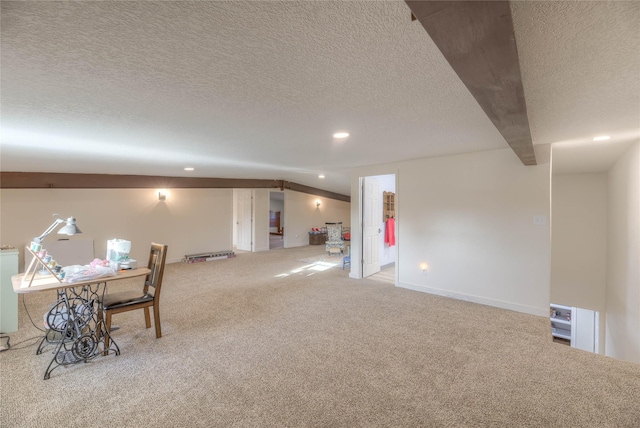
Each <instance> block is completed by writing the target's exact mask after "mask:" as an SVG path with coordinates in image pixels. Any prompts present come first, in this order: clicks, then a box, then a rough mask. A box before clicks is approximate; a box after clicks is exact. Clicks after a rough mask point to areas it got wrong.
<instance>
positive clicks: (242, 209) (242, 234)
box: [236, 189, 252, 251]
mask: <svg viewBox="0 0 640 428" xmlns="http://www.w3.org/2000/svg"><path fill="white" fill-rule="evenodd" d="M236 195H237V199H236V203H237V210H236V212H237V219H236V233H237V239H238V243H237V247H238V250H240V251H252V248H251V242H252V241H251V220H252V216H251V212H252V198H251V190H250V189H236Z"/></svg>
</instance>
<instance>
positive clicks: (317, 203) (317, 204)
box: [316, 199, 320, 208]
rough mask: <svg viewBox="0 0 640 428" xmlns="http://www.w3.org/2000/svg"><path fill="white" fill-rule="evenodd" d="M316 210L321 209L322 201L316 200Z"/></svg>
mask: <svg viewBox="0 0 640 428" xmlns="http://www.w3.org/2000/svg"><path fill="white" fill-rule="evenodd" d="M316 208H320V199H316Z"/></svg>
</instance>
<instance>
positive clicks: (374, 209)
mask: <svg viewBox="0 0 640 428" xmlns="http://www.w3.org/2000/svg"><path fill="white" fill-rule="evenodd" d="M362 186H363V189H362V195H363V200H364V206H363V209H362V229H363V230H362V260H363V263H362V276H363V277H367V276H369V275H373V274H374V273H378V272H380V234H381V233H382V228H381V227H380V225H381V224H382V191H381V190H380V183H379V182H378V180H376V179H375V178H373V177H364V179H363V181H362Z"/></svg>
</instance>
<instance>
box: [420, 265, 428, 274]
mask: <svg viewBox="0 0 640 428" xmlns="http://www.w3.org/2000/svg"><path fill="white" fill-rule="evenodd" d="M420 270H421V271H422V273H423V274H425V273H427V272H428V271H429V265H428V264H427V263H420Z"/></svg>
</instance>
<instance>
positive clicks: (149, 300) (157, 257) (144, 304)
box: [102, 243, 167, 349]
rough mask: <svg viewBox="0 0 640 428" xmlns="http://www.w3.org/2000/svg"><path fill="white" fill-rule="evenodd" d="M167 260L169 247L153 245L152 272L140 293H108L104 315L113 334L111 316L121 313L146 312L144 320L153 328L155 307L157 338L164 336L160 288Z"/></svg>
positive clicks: (106, 339)
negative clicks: (150, 309) (151, 310)
mask: <svg viewBox="0 0 640 428" xmlns="http://www.w3.org/2000/svg"><path fill="white" fill-rule="evenodd" d="M166 258H167V245H162V244H156V243H151V252H150V254H149V264H148V268H149V269H150V270H151V272H150V273H149V274H148V275H147V277H146V279H145V281H144V287H143V288H142V294H140V292H135V291H133V292H129V291H124V292H119V293H113V294H110V293H107V295H106V296H105V297H104V299H103V302H102V305H103V309H102V310H103V313H104V321H105V328H106V330H107V332H109V334H111V316H112V315H113V314H119V313H121V312H127V311H134V310H136V309H143V310H144V320H145V323H146V327H147V328H151V317H150V314H149V308H150V307H151V306H153V322H154V324H155V326H156V338H159V337H161V336H162V330H161V328H160V306H159V305H160V288H161V286H162V276H163V274H164V262H165V259H166ZM104 348H105V349H109V335H105V343H104Z"/></svg>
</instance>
